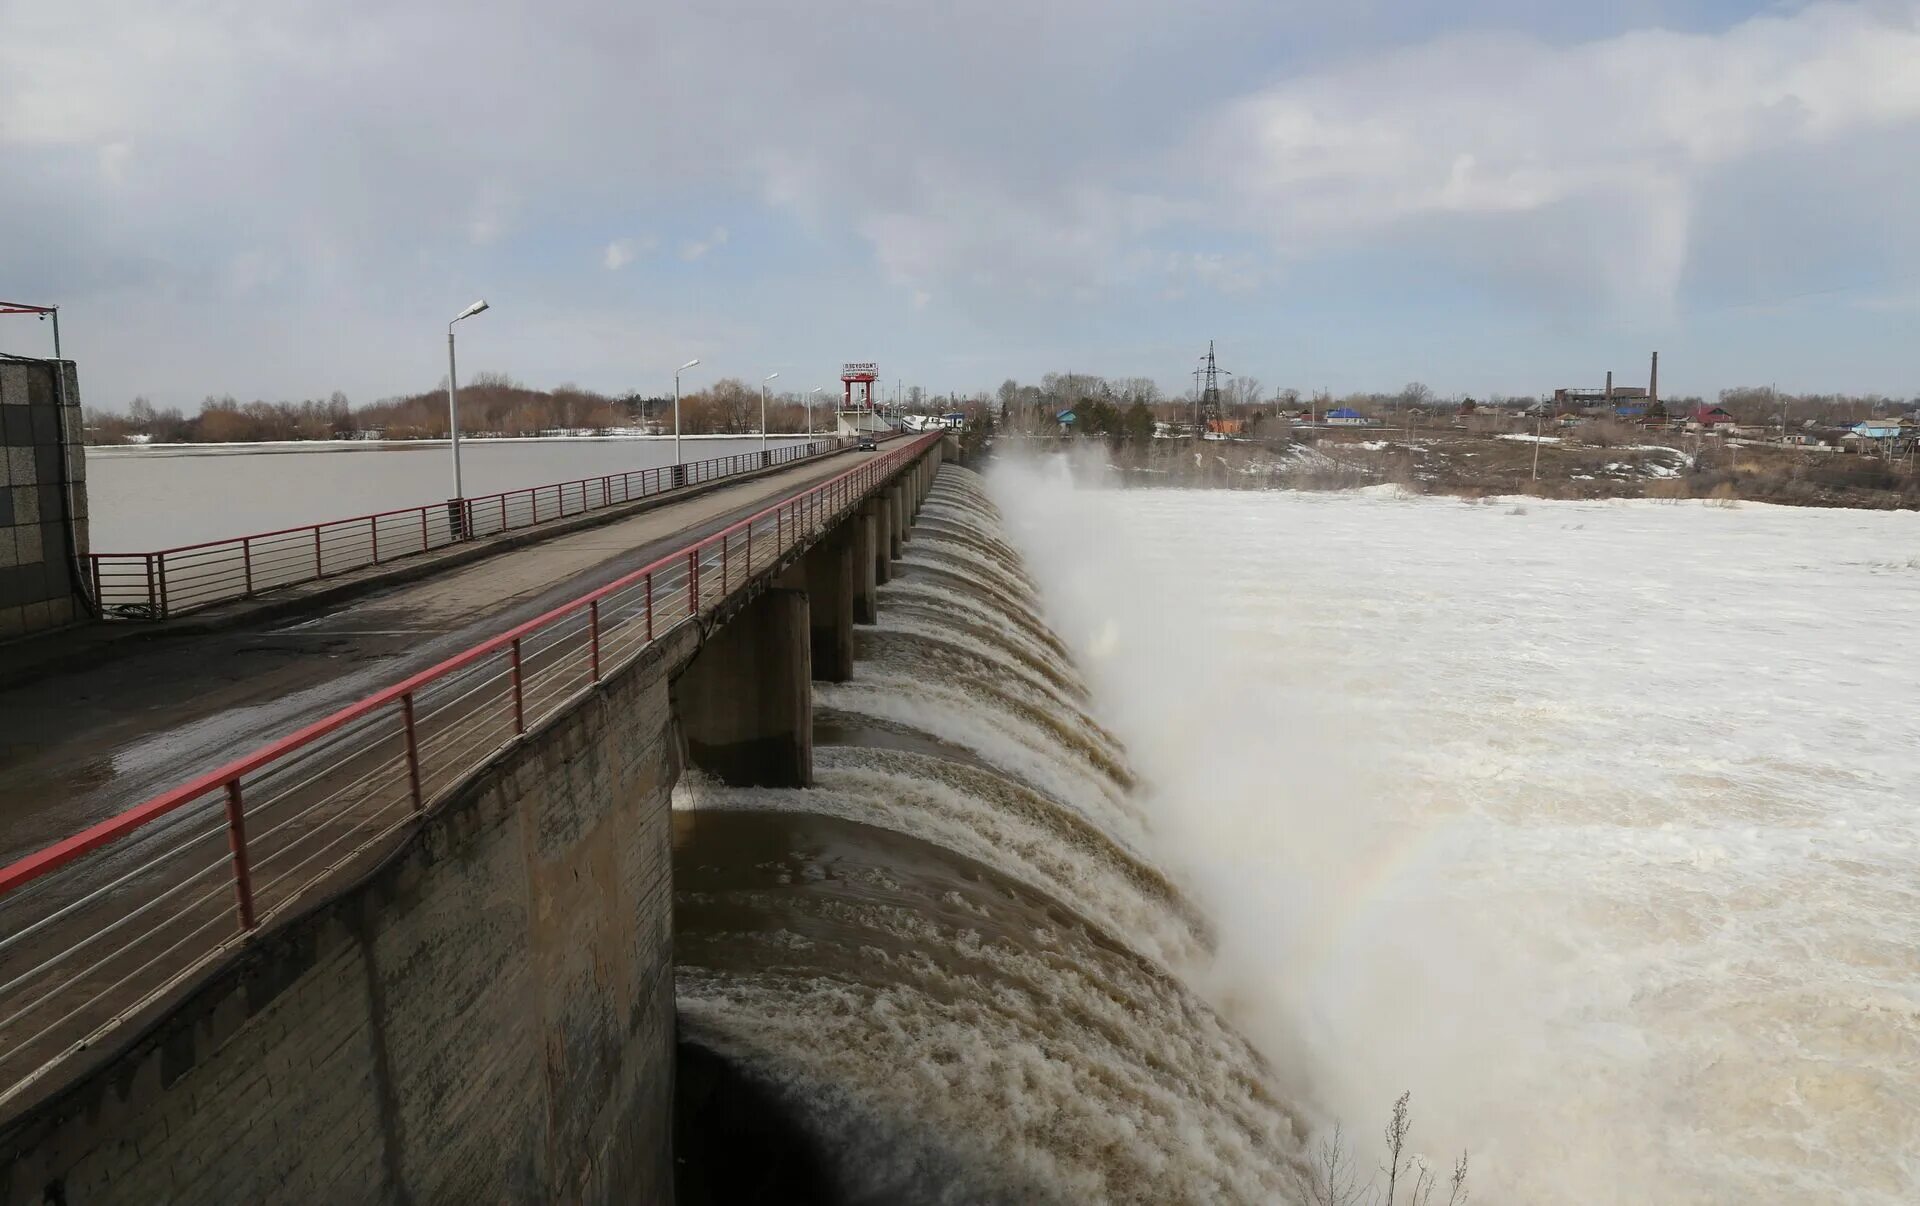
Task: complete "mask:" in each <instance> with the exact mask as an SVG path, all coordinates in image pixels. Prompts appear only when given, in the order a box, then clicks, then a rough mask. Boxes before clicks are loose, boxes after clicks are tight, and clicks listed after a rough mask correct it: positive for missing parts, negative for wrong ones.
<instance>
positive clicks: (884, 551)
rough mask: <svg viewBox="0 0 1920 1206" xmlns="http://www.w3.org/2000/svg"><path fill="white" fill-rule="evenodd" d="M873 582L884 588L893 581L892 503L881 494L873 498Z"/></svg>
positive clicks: (870, 504)
mask: <svg viewBox="0 0 1920 1206" xmlns="http://www.w3.org/2000/svg"><path fill="white" fill-rule="evenodd" d="M867 505H868V506H870V507H872V508H873V580H874V581H875V582H876V583H878V584H880V585H882V586H884V585H886V584H887V583H889V582H891V581H893V557H894V552H893V503H892V502H891V501H890V500H889V499H888V497H887V496H886V495H885V494H884V493H882V494H876V495H874V496H873V501H872V502H871V503H869V504H867Z"/></svg>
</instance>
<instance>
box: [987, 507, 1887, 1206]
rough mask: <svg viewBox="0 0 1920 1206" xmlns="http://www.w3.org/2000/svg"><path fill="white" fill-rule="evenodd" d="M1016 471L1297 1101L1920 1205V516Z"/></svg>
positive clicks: (1170, 844) (1724, 1183)
mask: <svg viewBox="0 0 1920 1206" xmlns="http://www.w3.org/2000/svg"><path fill="white" fill-rule="evenodd" d="M996 485H997V489H998V493H999V495H1000V500H1001V505H1002V508H1003V510H1005V511H1006V512H1007V513H1008V514H1009V516H1010V517H1012V518H1014V519H1015V521H1016V534H1017V536H1018V538H1019V539H1020V541H1021V543H1022V544H1023V545H1024V546H1025V548H1026V549H1027V552H1028V564H1029V566H1030V567H1031V569H1032V570H1033V572H1034V574H1035V576H1036V577H1037V578H1038V579H1039V581H1040V584H1041V586H1042V589H1043V593H1044V594H1045V596H1046V598H1047V602H1048V606H1049V610H1050V612H1051V614H1052V617H1053V619H1054V621H1055V625H1056V627H1057V629H1058V630H1059V631H1060V632H1061V633H1062V635H1063V636H1065V637H1066V639H1067V640H1068V641H1069V643H1070V644H1072V645H1073V646H1074V647H1075V651H1076V653H1077V654H1078V655H1079V657H1080V658H1081V660H1082V662H1083V664H1084V665H1085V666H1086V668H1087V670H1088V672H1089V677H1090V679H1091V680H1092V682H1093V685H1094V687H1095V693H1096V700H1097V703H1098V705H1099V707H1100V709H1103V710H1104V715H1105V716H1106V718H1107V719H1108V720H1109V721H1110V722H1111V723H1112V725H1113V727H1114V728H1115V729H1116V731H1117V732H1118V733H1119V735H1120V736H1121V737H1122V738H1123V739H1125V740H1126V741H1127V742H1128V743H1129V746H1130V748H1131V750H1132V752H1133V754H1134V757H1135V760H1136V763H1137V765H1138V766H1139V767H1140V769H1141V770H1142V771H1143V772H1144V773H1145V774H1146V775H1147V776H1148V777H1149V778H1151V779H1152V780H1153V781H1154V782H1155V784H1156V788H1155V791H1154V796H1153V799H1152V801H1151V804H1152V808H1151V815H1152V821H1153V823H1154V826H1155V831H1156V838H1155V840H1156V841H1158V842H1159V843H1161V844H1162V845H1163V847H1164V852H1165V854H1166V855H1167V857H1168V858H1169V859H1170V860H1171V861H1173V862H1174V863H1176V864H1177V865H1178V866H1180V867H1181V868H1183V869H1184V871H1185V874H1186V876H1187V877H1188V879H1189V880H1190V882H1191V883H1192V884H1193V885H1194V889H1195V891H1197V892H1198V893H1199V894H1200V895H1201V897H1202V899H1203V900H1204V901H1205V902H1206V905H1207V907H1208V908H1209V909H1210V910H1211V911H1212V912H1213V913H1214V914H1215V915H1216V917H1217V918H1218V919H1219V921H1220V922H1221V925H1222V931H1223V940H1224V941H1223V949H1222V955H1221V958H1220V961H1219V963H1218V965H1217V966H1216V967H1214V968H1212V969H1209V970H1203V971H1196V972H1194V973H1193V974H1195V975H1196V976H1199V977H1201V978H1203V979H1205V980H1206V981H1207V986H1208V990H1209V991H1210V993H1211V994H1212V995H1213V997H1214V998H1215V999H1216V1000H1217V1001H1220V1002H1222V1003H1223V1005H1224V1006H1225V1007H1226V1008H1227V1009H1228V1010H1229V1011H1230V1012H1231V1014H1232V1016H1234V1017H1235V1018H1236V1019H1237V1020H1238V1021H1239V1022H1240V1023H1241V1024H1242V1025H1243V1026H1245V1027H1246V1028H1247V1029H1248V1030H1249V1031H1250V1032H1251V1033H1252V1034H1254V1035H1255V1037H1256V1038H1257V1039H1258V1041H1259V1042H1260V1043H1261V1045H1262V1046H1263V1047H1264V1048H1265V1049H1266V1050H1267V1051H1268V1053H1269V1054H1270V1055H1271V1056H1272V1057H1273V1058H1274V1059H1275V1060H1276V1061H1277V1062H1278V1063H1279V1064H1280V1065H1281V1066H1282V1067H1283V1068H1285V1069H1288V1070H1289V1071H1290V1073H1291V1074H1292V1075H1293V1076H1294V1078H1295V1080H1296V1082H1297V1083H1298V1085H1299V1086H1300V1093H1301V1096H1302V1098H1303V1099H1305V1100H1308V1101H1309V1102H1311V1103H1312V1104H1314V1105H1316V1106H1319V1107H1322V1108H1325V1109H1327V1110H1330V1111H1332V1112H1334V1113H1337V1114H1338V1115H1340V1116H1342V1117H1344V1118H1345V1119H1346V1121H1347V1124H1348V1131H1349V1133H1350V1134H1351V1133H1356V1132H1358V1133H1371V1132H1372V1131H1373V1130H1375V1129H1376V1128H1377V1116H1379V1115H1381V1114H1383V1113H1384V1109H1385V1106H1386V1104H1387V1103H1389V1102H1390V1101H1391V1100H1392V1098H1393V1097H1394V1096H1396V1095H1397V1094H1398V1093H1399V1092H1400V1091H1401V1090H1403V1089H1411V1090H1412V1091H1413V1098H1414V1109H1415V1118H1416V1138H1417V1139H1419V1140H1420V1141H1421V1142H1422V1143H1423V1145H1424V1146H1426V1148H1427V1150H1429V1151H1431V1152H1433V1153H1434V1154H1435V1155H1442V1154H1444V1153H1445V1152H1447V1151H1448V1150H1451V1149H1456V1148H1459V1147H1463V1146H1464V1147H1470V1148H1472V1150H1473V1152H1474V1163H1475V1174H1474V1181H1475V1184H1476V1186H1477V1188H1478V1190H1479V1192H1478V1193H1477V1194H1476V1200H1492V1201H1560V1202H1583V1203H1590V1202H1645V1201H1660V1202H1682V1201H1685V1202H1696V1201H1712V1202H1743V1203H1744V1202H1759V1201H1768V1202H1772V1201H1862V1202H1886V1203H1894V1202H1911V1201H1914V1200H1920V1156H1916V1153H1920V756H1917V755H1916V751H1920V676H1917V675H1916V669H1915V667H1916V664H1920V658H1917V657H1916V656H1915V654H1916V651H1920V516H1914V515H1903V514H1886V513H1871V512H1860V511H1841V510H1811V509H1794V508H1779V507H1768V506H1759V505H1751V504H1749V505H1743V506H1739V507H1724V506H1719V507H1716V506H1712V505H1707V504H1699V503H1661V502H1650V501H1636V502H1610V503H1595V502H1586V503H1579V502H1549V501H1541V500H1537V499H1528V500H1525V502H1524V505H1523V506H1516V505H1513V502H1514V501H1516V500H1508V501H1503V502H1502V503H1500V504H1498V505H1470V504H1467V503H1463V502H1461V501H1458V500H1452V499H1427V498H1415V497H1404V496H1401V497H1396V496H1393V495H1391V494H1389V493H1388V492H1385V491H1378V492H1375V491H1369V492H1365V493H1364V494H1347V495H1336V494H1286V493H1260V494H1249V493H1228V492H1188V491H1133V492H1111V493H1098V492H1087V491H1082V492H1078V493H1076V492H1074V491H1073V490H1072V489H1071V488H1070V487H1069V486H1067V485H1066V484H1065V483H1064V481H1062V480H1060V479H1059V478H1057V477H1055V476H1053V475H1052V474H1049V473H1046V472H1044V471H1038V470H1030V471H1022V470H1016V469H1007V470H1002V471H1001V472H1000V473H999V476H998V478H997V479H996Z"/></svg>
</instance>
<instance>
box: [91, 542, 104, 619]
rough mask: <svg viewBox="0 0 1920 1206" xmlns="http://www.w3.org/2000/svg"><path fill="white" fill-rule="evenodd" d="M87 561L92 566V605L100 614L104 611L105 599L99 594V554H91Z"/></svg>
mask: <svg viewBox="0 0 1920 1206" xmlns="http://www.w3.org/2000/svg"><path fill="white" fill-rule="evenodd" d="M87 560H88V561H89V562H91V563H92V565H93V605H94V606H95V607H97V608H99V609H100V610H101V611H102V612H104V611H105V610H106V607H107V599H106V596H105V595H102V594H101V593H100V554H98V553H93V554H91V555H90V556H88V558H87Z"/></svg>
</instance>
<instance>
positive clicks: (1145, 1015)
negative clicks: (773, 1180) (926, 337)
mask: <svg viewBox="0 0 1920 1206" xmlns="http://www.w3.org/2000/svg"><path fill="white" fill-rule="evenodd" d="M858 652H859V658H860V660H859V662H858V664H857V669H856V674H855V679H854V681H852V682H850V683H845V684H838V685H826V684H816V695H815V720H816V729H815V734H816V749H815V776H816V785H815V786H814V788H812V789H811V790H807V791H773V790H742V789H734V788H727V787H722V786H719V785H717V784H715V783H713V782H712V781H704V780H699V779H688V780H683V783H682V785H681V787H680V788H679V789H678V791H677V793H676V799H675V807H676V810H677V816H676V821H677V825H676V852H675V863H676V866H675V886H676V908H675V912H676V917H675V931H676V937H675V959H676V963H677V965H678V980H679V985H678V992H679V1009H680V1025H681V1033H682V1037H683V1040H684V1041H686V1042H688V1043H691V1044H695V1045H697V1046H698V1047H700V1048H702V1049H705V1050H710V1051H713V1052H716V1053H718V1054H719V1055H721V1056H722V1057H724V1058H725V1059H727V1060H729V1061H731V1062H733V1063H734V1064H736V1065H738V1066H741V1067H743V1068H745V1069H747V1070H748V1072H749V1074H750V1075H752V1076H753V1077H755V1078H756V1079H757V1080H759V1081H760V1082H761V1083H762V1084H764V1085H767V1086H770V1087H771V1089H772V1091H773V1092H774V1094H775V1095H776V1096H777V1097H778V1098H779V1099H780V1101H781V1102H782V1103H783V1104H784V1106H785V1107H786V1108H788V1109H789V1110H791V1111H792V1112H793V1113H794V1114H795V1115H796V1116H798V1117H799V1118H801V1119H802V1120H803V1125H804V1126H805V1127H806V1128H807V1129H808V1130H809V1132H810V1134H809V1140H810V1142H811V1144H812V1145H813V1146H815V1147H817V1148H818V1149H819V1150H821V1151H822V1152H824V1153H826V1156H825V1158H826V1160H827V1162H828V1164H829V1165H830V1168H829V1172H828V1180H829V1182H830V1183H831V1185H832V1192H831V1193H830V1194H828V1195H826V1196H827V1197H829V1198H831V1200H836V1201H856V1202H872V1203H883V1202H899V1201H917V1202H955V1203H959V1202H1035V1201H1040V1202H1050V1201H1058V1202H1089V1201H1121V1202H1169V1201H1244V1202H1271V1201H1289V1200H1298V1199H1299V1198H1300V1196H1301V1192H1302V1191H1301V1182H1300V1177H1299V1169H1298V1165H1297V1164H1296V1162H1295V1159H1296V1157H1297V1155H1298V1153H1299V1152H1300V1150H1301V1145H1300V1141H1299V1138H1298V1136H1299V1135H1300V1134H1301V1133H1302V1132H1303V1127H1302V1124H1301V1122H1300V1121H1299V1120H1298V1119H1297V1118H1296V1116H1295V1115H1294V1114H1293V1112H1292V1111H1291V1110H1290V1108H1289V1106H1288V1104H1287V1102H1286V1101H1285V1099H1284V1095H1283V1094H1281V1092H1280V1091H1279V1086H1278V1082H1277V1081H1275V1079H1274V1078H1273V1076H1272V1073H1271V1069H1270V1068H1269V1067H1268V1066H1267V1064H1266V1063H1265V1061H1264V1060H1263V1059H1262V1058H1261V1057H1260V1056H1259V1055H1258V1054H1257V1053H1256V1052H1255V1051H1254V1050H1253V1049H1252V1048H1251V1047H1250V1046H1249V1045H1248V1044H1247V1042H1246V1041H1245V1040H1244V1039H1242V1038H1241V1037H1239V1036H1238V1035H1237V1034H1236V1033H1235V1032H1234V1031H1233V1029H1232V1028H1231V1027H1230V1026H1228V1025H1227V1024H1225V1023H1223V1021H1222V1020H1221V1019H1220V1017H1219V1016H1218V1014H1217V1013H1216V1011H1215V1010H1214V1009H1213V1008H1211V1007H1210V1006H1209V1005H1208V1004H1207V1003H1206V1002H1205V1001H1204V1000H1203V999H1202V998H1201V997H1200V996H1199V995H1197V994H1196V993H1195V992H1194V991H1193V990H1192V989H1191V988H1189V987H1187V985H1186V984H1185V983H1184V982H1183V981H1182V979H1181V978H1180V977H1179V976H1178V975H1177V974H1175V973H1176V971H1177V969H1180V968H1183V967H1193V966H1202V965H1204V964H1205V963H1206V961H1207V959H1208V956H1207V951H1208V950H1209V949H1210V947H1211V944H1212V935H1211V933H1210V931H1209V927H1208V925H1207V924H1206V923H1205V921H1204V920H1203V919H1202V918H1201V917H1200V916H1199V915H1198V914H1197V913H1196V912H1195V910H1194V908H1193V906H1192V905H1191V904H1190V903H1189V902H1188V901H1187V899H1186V898H1185V897H1184V896H1183V895H1182V893H1181V892H1180V890H1179V889H1178V888H1176V887H1175V886H1174V885H1173V884H1172V883H1170V882H1169V881H1168V880H1167V879H1166V878H1165V876H1164V875H1163V874H1162V873H1161V872H1160V871H1159V870H1157V869H1156V868H1155V866H1154V864H1153V863H1152V862H1151V861H1150V860H1149V859H1148V858H1147V857H1146V856H1145V854H1144V853H1143V852H1144V851H1145V850H1146V849H1147V848H1148V847H1149V846H1150V845H1151V838H1150V835H1149V834H1148V833H1147V828H1146V824H1145V819H1144V817H1143V816H1142V814H1141V812H1140V807H1139V803H1138V799H1137V791H1136V784H1135V781H1134V775H1133V772H1132V771H1131V770H1130V769H1129V767H1128V764H1127V756H1126V753H1125V751H1124V750H1123V749H1122V748H1121V747H1120V745H1119V744H1118V742H1116V741H1115V740H1114V738H1113V737H1112V736H1111V735H1110V734H1109V733H1107V732H1106V731H1105V730H1104V729H1103V728H1102V727H1101V726H1100V725H1099V723H1098V722H1097V721H1096V720H1095V719H1094V718H1093V715H1092V704H1091V701H1090V699H1089V697H1088V695H1087V692H1086V689H1085V687H1084V686H1083V685H1082V683H1081V680H1080V678H1079V675H1078V673H1077V672H1076V671H1075V669H1074V667H1073V665H1072V664H1071V661H1070V660H1069V658H1068V656H1067V652H1066V649H1065V647H1064V646H1063V645H1062V644H1061V643H1060V641H1059V640H1058V639H1057V638H1056V637H1055V636H1054V635H1053V634H1052V633H1051V632H1050V631H1049V629H1048V628H1047V626H1046V624H1045V622H1044V621H1043V620H1042V618H1041V614H1040V604H1039V600H1038V599H1037V597H1036V596H1035V594H1034V591H1033V588H1032V586H1031V584H1030V582H1029V581H1028V579H1027V577H1026V574H1025V571H1024V570H1023V568H1022V566H1021V563H1020V560H1019V558H1018V556H1017V555H1016V554H1015V553H1014V552H1013V550H1012V549H1011V548H1010V547H1009V546H1008V545H1007V544H1006V543H1005V540H1004V536H1003V534H1002V532H1001V530H1000V524H999V522H998V519H997V516H996V515H995V513H994V509H993V505H992V504H991V502H989V501H988V500H987V498H986V496H985V494H984V493H983V491H982V488H981V486H980V484H979V482H978V480H977V479H976V478H975V477H974V476H973V475H972V474H970V473H968V472H966V471H964V470H961V469H958V468H954V467H948V468H947V469H945V470H944V471H943V472H942V474H941V476H940V479H939V482H938V484H937V485H936V487H935V490H934V492H933V495H932V496H931V498H930V499H929V500H928V502H927V504H926V506H925V508H924V510H923V512H922V514H921V518H920V521H919V524H918V525H917V526H916V527H915V528H914V530H913V537H912V540H911V541H910V542H909V543H908V545H907V548H906V556H905V559H904V561H903V562H902V563H901V565H900V567H899V576H898V577H897V578H896V579H895V581H893V582H892V583H890V584H888V585H886V586H883V587H882V588H881V591H880V622H879V624H878V626H877V627H874V628H868V629H863V630H861V631H860V643H859V649H858ZM783 1200H787V1199H786V1198H783Z"/></svg>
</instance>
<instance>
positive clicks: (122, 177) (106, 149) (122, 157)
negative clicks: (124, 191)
mask: <svg viewBox="0 0 1920 1206" xmlns="http://www.w3.org/2000/svg"><path fill="white" fill-rule="evenodd" d="M132 156H133V144H131V143H127V142H110V143H108V144H106V145H105V146H103V147H101V148H100V174H101V175H102V176H104V177H105V178H106V180H107V183H109V184H112V185H115V186H119V185H122V184H125V183H126V182H127V160H128V159H130V158H132Z"/></svg>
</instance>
